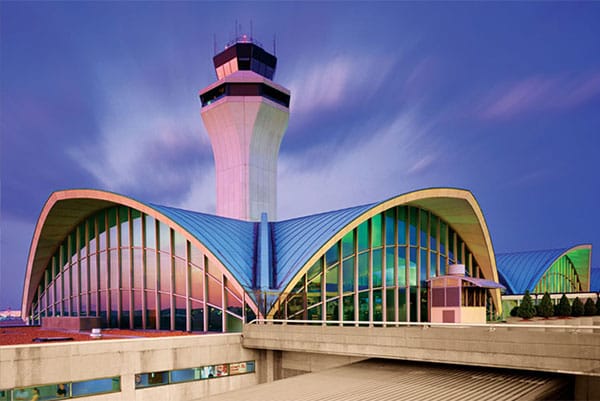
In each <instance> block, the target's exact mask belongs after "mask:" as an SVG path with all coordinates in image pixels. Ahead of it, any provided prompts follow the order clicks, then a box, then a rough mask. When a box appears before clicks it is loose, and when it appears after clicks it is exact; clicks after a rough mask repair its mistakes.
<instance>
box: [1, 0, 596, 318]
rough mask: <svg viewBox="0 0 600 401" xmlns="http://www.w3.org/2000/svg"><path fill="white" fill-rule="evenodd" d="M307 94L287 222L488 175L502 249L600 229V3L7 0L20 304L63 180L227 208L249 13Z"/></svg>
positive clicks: (14, 271)
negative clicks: (224, 188) (215, 87)
mask: <svg viewBox="0 0 600 401" xmlns="http://www.w3.org/2000/svg"><path fill="white" fill-rule="evenodd" d="M236 20H237V21H238V22H239V23H240V24H241V25H242V29H241V31H244V32H249V30H250V21H252V22H253V27H254V30H253V31H254V37H255V38H257V39H258V40H259V41H261V42H262V43H263V44H264V46H265V48H266V49H267V50H269V51H272V50H273V36H274V35H276V37H277V57H278V70H277V73H276V75H275V81H276V82H278V83H280V84H282V85H284V86H285V87H287V88H289V89H290V90H291V91H292V104H291V115H290V122H289V128H288V131H287V134H286V136H285V137H284V139H283V143H282V146H281V152H280V162H279V217H280V218H282V219H285V218H289V217H295V216H298V215H304V214H310V213H314V212H319V211H324V210H332V209H338V208H343V207H347V206H353V205H358V204H363V203H368V202H373V201H378V200H383V199H386V198H388V197H391V196H394V195H397V194H401V193H404V192H408V191H412V190H416V189H421V188H426V187H432V186H452V187H461V188H467V189H470V190H471V191H472V192H473V193H474V194H475V196H476V198H477V199H478V201H479V203H480V205H481V207H482V209H483V211H484V214H485V216H486V219H487V223H488V226H489V229H490V231H491V234H492V240H493V242H494V248H495V250H496V252H498V253H501V252H510V251H520V250H535V249H549V248H557V247H566V246H571V245H574V244H578V243H592V244H593V246H594V247H598V249H596V251H595V255H594V261H593V266H600V256H599V255H600V163H599V162H598V156H599V155H600V152H599V151H600V24H599V23H598V21H600V3H598V2H577V3H561V2H531V3H529V2H528V3H524V2H523V3H517V2H514V3H513V2H511V3H473V2H471V3H465V2H461V3H438V2H436V3H404V2H402V3H400V2H399V3H393V2H385V3H378V4H373V3H368V4H367V3H358V2H351V3H350V2H348V3H346V2H333V3H315V2H305V3H283V4H279V3H266V2H248V3H231V2H227V3H200V2H180V3H171V2H151V3H150V2H149V3H145V2H143V3H139V2H109V3H103V2H81V3H75V2H35V3H34V2H6V1H3V2H0V118H1V121H0V124H1V125H0V129H1V141H2V142H1V222H0V228H1V230H2V231H1V235H2V238H1V249H0V251H1V255H0V309H2V308H4V307H7V306H11V307H13V308H18V307H19V306H20V302H21V292H22V285H23V284H22V283H23V278H24V274H25V268H26V260H27V253H28V251H29V245H30V242H31V237H32V234H33V231H34V228H35V223H36V220H37V217H38V215H39V213H40V211H41V208H42V206H43V204H44V202H45V201H46V199H47V198H48V196H49V195H50V193H51V192H52V191H54V190H58V189H67V188H99V189H105V190H110V191H115V192H119V193H123V194H126V195H129V196H132V197H134V198H138V199H140V200H144V201H149V202H154V203H159V204H165V205H170V206H178V207H183V208H188V209H193V210H198V211H203V212H209V213H212V212H214V209H215V207H214V202H215V180H214V167H213V159H212V153H211V148H210V143H209V140H208V136H207V134H206V132H205V130H204V127H203V125H202V121H201V118H200V112H199V109H200V104H199V100H198V91H199V90H200V89H202V88H204V87H206V86H208V85H209V84H211V83H212V82H214V81H215V80H216V77H215V73H214V70H213V68H212V56H213V35H216V38H217V43H218V48H219V49H222V48H223V45H224V44H225V43H226V42H227V41H229V40H230V39H232V38H233V36H234V32H235V21H236Z"/></svg>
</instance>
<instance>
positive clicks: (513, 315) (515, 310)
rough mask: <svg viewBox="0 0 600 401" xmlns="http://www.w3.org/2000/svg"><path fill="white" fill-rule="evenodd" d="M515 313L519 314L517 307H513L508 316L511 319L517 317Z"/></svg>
mask: <svg viewBox="0 0 600 401" xmlns="http://www.w3.org/2000/svg"><path fill="white" fill-rule="evenodd" d="M517 313H519V307H518V306H515V307H514V308H512V309H511V310H510V315H511V316H512V317H516V316H517Z"/></svg>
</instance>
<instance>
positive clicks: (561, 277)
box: [496, 244, 592, 295]
mask: <svg viewBox="0 0 600 401" xmlns="http://www.w3.org/2000/svg"><path fill="white" fill-rule="evenodd" d="M591 257H592V246H591V245H589V244H584V245H575V246H572V247H570V248H560V249H549V250H541V251H529V252H514V253H502V254H497V255H496V262H497V265H498V274H499V276H500V282H501V283H502V284H503V285H504V286H505V287H506V294H507V295H514V294H524V293H525V291H529V292H530V293H531V294H543V293H545V292H549V293H566V292H588V291H590V277H591V276H590V274H591V260H592V259H591Z"/></svg>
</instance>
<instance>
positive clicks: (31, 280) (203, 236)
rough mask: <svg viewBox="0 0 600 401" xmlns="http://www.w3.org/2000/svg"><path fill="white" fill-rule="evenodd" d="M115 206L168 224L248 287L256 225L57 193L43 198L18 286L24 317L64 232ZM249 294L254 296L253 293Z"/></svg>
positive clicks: (82, 192)
mask: <svg viewBox="0 0 600 401" xmlns="http://www.w3.org/2000/svg"><path fill="white" fill-rule="evenodd" d="M115 205H123V206H128V207H131V208H134V209H137V210H139V211H140V212H142V213H145V214H147V215H149V216H152V217H154V218H155V219H157V220H160V221H162V222H164V223H166V224H168V225H169V226H170V227H172V228H173V229H175V230H177V231H178V232H180V233H181V234H182V235H183V236H184V237H185V238H187V239H188V240H189V241H190V242H191V243H192V244H194V245H195V246H196V247H198V248H199V249H200V250H201V251H202V252H203V253H205V254H206V255H208V256H209V257H210V256H212V257H213V258H214V261H216V262H217V264H220V265H221V269H222V270H224V272H223V273H224V274H225V275H226V276H227V278H228V279H229V280H230V282H231V283H235V284H234V285H236V284H237V286H241V287H243V288H239V289H240V290H242V289H243V290H246V291H248V290H249V289H250V288H251V287H252V277H253V274H252V272H253V270H252V269H253V264H254V257H255V255H254V245H253V243H254V240H253V238H254V236H255V230H256V228H255V226H256V224H255V223H251V222H245V221H240V220H234V219H229V218H225V217H219V216H213V215H209V214H204V213H196V212H190V211H186V210H182V209H176V208H171V207H166V206H160V205H153V204H149V203H143V202H140V201H137V200H135V199H132V198H129V197H126V196H123V195H119V194H115V193H112V192H107V191H100V190H91V189H76V190H65V191H57V192H54V193H52V194H51V195H50V197H49V198H48V200H47V201H46V204H45V205H44V207H43V209H42V212H41V214H40V217H39V218H38V222H37V225H36V228H35V231H34V235H33V239H32V241H31V246H30V250H29V257H28V260H27V270H26V274H25V283H24V288H23V302H22V307H21V309H22V313H23V316H27V315H28V314H29V308H30V306H31V299H32V298H33V295H34V293H35V290H36V286H37V283H39V281H40V279H41V278H42V275H43V274H44V270H45V269H46V266H47V264H48V261H49V259H50V258H51V257H52V255H53V254H54V252H55V251H56V249H57V248H58V247H59V246H60V243H61V242H62V241H63V239H64V238H65V236H66V235H67V234H68V233H69V232H71V231H72V230H73V229H75V228H76V227H77V225H78V224H79V223H80V222H81V221H82V220H83V219H85V218H86V217H87V216H89V215H91V214H93V213H95V212H97V211H99V210H102V209H105V208H107V207H110V206H115ZM248 293H249V295H251V296H252V297H253V294H252V292H250V291H248Z"/></svg>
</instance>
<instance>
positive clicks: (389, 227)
mask: <svg viewBox="0 0 600 401" xmlns="http://www.w3.org/2000/svg"><path fill="white" fill-rule="evenodd" d="M394 212H395V209H390V210H386V211H385V243H386V244H387V245H394V244H395V243H396V236H395V235H394V223H395V222H396V216H394Z"/></svg>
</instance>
